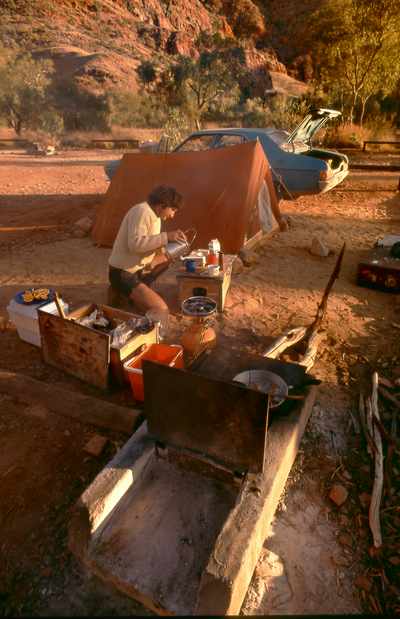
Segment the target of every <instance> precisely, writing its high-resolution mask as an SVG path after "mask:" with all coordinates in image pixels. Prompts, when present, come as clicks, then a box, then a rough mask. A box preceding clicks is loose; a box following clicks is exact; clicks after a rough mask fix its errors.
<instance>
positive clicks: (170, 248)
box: [165, 228, 197, 262]
mask: <svg viewBox="0 0 400 619" xmlns="http://www.w3.org/2000/svg"><path fill="white" fill-rule="evenodd" d="M189 235H191V240H188V238H186V241H170V242H169V243H167V245H166V247H165V253H166V256H167V258H168V260H169V261H170V262H172V261H173V260H176V259H177V258H180V257H181V256H184V255H185V254H188V253H189V252H190V250H191V247H192V245H193V243H194V241H195V238H196V236H197V232H196V230H194V228H191V229H190V230H186V231H185V236H186V237H188V236H189Z"/></svg>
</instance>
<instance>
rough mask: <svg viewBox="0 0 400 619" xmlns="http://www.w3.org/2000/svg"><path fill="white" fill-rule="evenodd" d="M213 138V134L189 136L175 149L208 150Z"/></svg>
mask: <svg viewBox="0 0 400 619" xmlns="http://www.w3.org/2000/svg"><path fill="white" fill-rule="evenodd" d="M214 140H215V135H197V136H194V137H192V138H189V139H188V140H186V142H184V143H183V144H181V145H180V146H178V148H177V149H176V150H179V151H193V150H197V151H198V150H208V149H210V148H212V144H213V142H214Z"/></svg>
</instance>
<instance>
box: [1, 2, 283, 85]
mask: <svg viewBox="0 0 400 619" xmlns="http://www.w3.org/2000/svg"><path fill="white" fill-rule="evenodd" d="M250 4H251V3H250ZM206 7H207V8H206ZM216 21H217V23H218V24H219V26H218V27H219V28H220V30H221V32H222V33H223V34H225V35H228V36H233V34H232V30H231V28H230V25H229V20H228V18H227V17H226V16H225V15H224V14H223V11H222V12H221V10H220V12H219V13H218V14H217V13H216V11H215V10H213V5H212V3H202V2H200V0H88V1H86V0H58V1H57V2H51V1H50V0H1V3H0V42H2V43H3V44H4V45H5V46H7V47H10V46H15V45H17V46H19V47H20V48H21V49H26V50H28V51H30V52H33V53H34V54H35V55H36V56H41V57H47V58H51V59H52V60H53V61H54V64H55V68H56V75H57V79H59V80H61V81H62V80H67V81H68V80H73V81H74V82H75V83H76V84H77V85H79V86H80V87H82V88H85V89H87V90H91V91H94V92H102V91H104V90H106V89H107V88H110V87H113V88H115V87H119V88H122V89H130V90H137V89H138V82H137V75H136V68H137V66H138V65H139V63H140V62H141V61H142V60H146V59H147V60H150V59H151V60H157V61H159V62H163V60H167V59H170V58H171V56H173V55H174V54H184V55H188V56H191V55H193V54H194V53H195V40H196V38H197V35H198V34H199V32H201V31H205V32H209V31H211V30H212V28H213V24H214V23H215V22H216ZM246 59H247V64H248V66H249V68H251V69H252V70H254V71H255V72H257V71H260V70H261V71H263V70H273V71H279V72H284V73H286V67H285V65H283V64H282V62H280V61H279V60H278V57H277V55H276V53H275V51H274V50H273V49H272V48H271V49H264V50H257V49H255V47H254V45H253V44H252V43H251V42H249V44H248V46H247V51H246Z"/></svg>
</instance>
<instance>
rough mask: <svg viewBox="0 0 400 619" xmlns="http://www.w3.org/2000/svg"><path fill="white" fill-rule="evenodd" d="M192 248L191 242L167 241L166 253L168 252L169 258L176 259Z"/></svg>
mask: <svg viewBox="0 0 400 619" xmlns="http://www.w3.org/2000/svg"><path fill="white" fill-rule="evenodd" d="M189 250H190V246H189V243H187V242H181V241H171V242H170V243H167V246H166V248H165V253H166V254H167V258H168V259H169V260H176V259H177V258H180V257H181V256H184V255H185V254H187V253H188V252H189Z"/></svg>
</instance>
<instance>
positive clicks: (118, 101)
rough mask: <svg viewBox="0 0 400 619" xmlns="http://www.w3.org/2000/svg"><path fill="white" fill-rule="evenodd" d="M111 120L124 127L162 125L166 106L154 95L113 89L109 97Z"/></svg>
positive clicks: (164, 120) (165, 115) (113, 123)
mask: <svg viewBox="0 0 400 619" xmlns="http://www.w3.org/2000/svg"><path fill="white" fill-rule="evenodd" d="M108 105H109V122H110V124H111V125H120V126H122V127H162V126H163V125H164V124H165V122H166V120H167V111H166V109H165V107H164V106H163V105H162V103H160V101H158V100H157V99H156V98H155V97H154V96H153V97H152V96H151V95H137V94H134V93H131V92H126V91H112V92H111V93H110V94H109V97H108Z"/></svg>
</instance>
